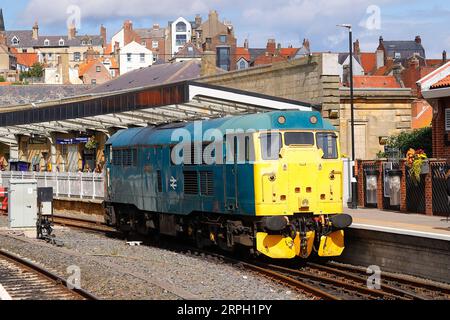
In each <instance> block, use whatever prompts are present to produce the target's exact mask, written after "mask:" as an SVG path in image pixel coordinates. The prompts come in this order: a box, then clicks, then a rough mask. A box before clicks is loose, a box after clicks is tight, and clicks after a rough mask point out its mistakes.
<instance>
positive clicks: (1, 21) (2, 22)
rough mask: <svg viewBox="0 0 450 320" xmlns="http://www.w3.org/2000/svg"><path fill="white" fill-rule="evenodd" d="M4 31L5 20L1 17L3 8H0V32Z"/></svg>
mask: <svg viewBox="0 0 450 320" xmlns="http://www.w3.org/2000/svg"><path fill="white" fill-rule="evenodd" d="M3 31H5V20H4V19H3V9H0V32H3Z"/></svg>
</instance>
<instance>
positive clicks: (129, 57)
mask: <svg viewBox="0 0 450 320" xmlns="http://www.w3.org/2000/svg"><path fill="white" fill-rule="evenodd" d="M127 61H128V62H131V53H127Z"/></svg>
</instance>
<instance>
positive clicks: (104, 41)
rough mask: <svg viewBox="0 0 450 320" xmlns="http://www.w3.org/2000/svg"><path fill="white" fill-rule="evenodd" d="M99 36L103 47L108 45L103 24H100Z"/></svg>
mask: <svg viewBox="0 0 450 320" xmlns="http://www.w3.org/2000/svg"><path fill="white" fill-rule="evenodd" d="M100 36H101V37H102V43H103V48H106V46H107V45H108V38H106V28H105V26H104V25H101V26H100Z"/></svg>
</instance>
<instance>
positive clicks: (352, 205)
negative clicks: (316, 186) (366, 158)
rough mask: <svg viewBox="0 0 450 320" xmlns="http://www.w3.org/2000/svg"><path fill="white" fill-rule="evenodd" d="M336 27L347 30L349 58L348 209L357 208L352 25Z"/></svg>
mask: <svg viewBox="0 0 450 320" xmlns="http://www.w3.org/2000/svg"><path fill="white" fill-rule="evenodd" d="M337 26H338V27H342V28H347V29H348V41H349V53H350V55H349V58H350V113H351V120H350V121H351V130H352V133H351V135H352V162H353V167H352V197H351V201H349V202H348V205H349V208H350V209H356V208H358V182H357V181H356V172H355V112H354V104H353V39H352V25H351V24H338V25H337Z"/></svg>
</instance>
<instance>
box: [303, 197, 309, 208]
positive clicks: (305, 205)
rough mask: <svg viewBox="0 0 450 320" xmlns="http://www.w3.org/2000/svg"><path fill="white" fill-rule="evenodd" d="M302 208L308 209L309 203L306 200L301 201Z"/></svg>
mask: <svg viewBox="0 0 450 320" xmlns="http://www.w3.org/2000/svg"><path fill="white" fill-rule="evenodd" d="M302 206H303V207H309V201H308V199H304V200H303V201H302Z"/></svg>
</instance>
